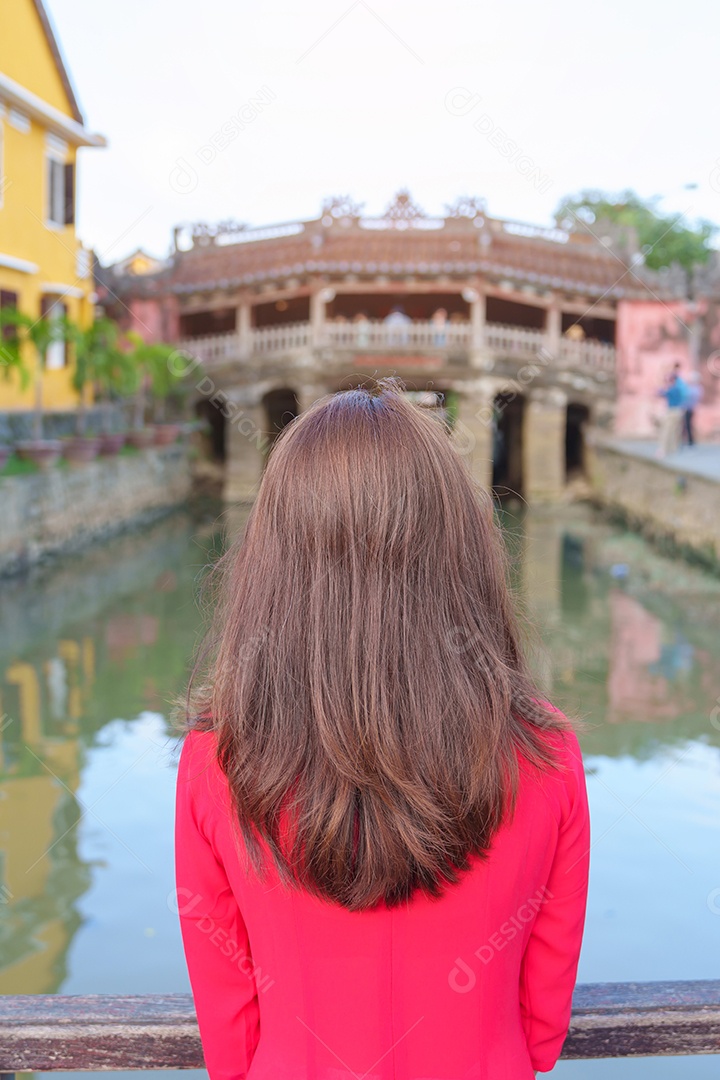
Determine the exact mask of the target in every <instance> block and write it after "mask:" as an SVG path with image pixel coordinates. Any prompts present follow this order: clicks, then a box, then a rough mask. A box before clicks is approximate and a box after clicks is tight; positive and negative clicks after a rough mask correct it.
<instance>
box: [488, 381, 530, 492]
mask: <svg viewBox="0 0 720 1080" xmlns="http://www.w3.org/2000/svg"><path fill="white" fill-rule="evenodd" d="M524 425H525V399H524V398H523V397H522V396H521V395H520V394H513V393H509V394H498V395H497V396H496V398H495V400H494V403H493V424H492V435H493V438H492V463H493V470H492V486H493V489H494V490H495V491H496V492H497V494H498V495H509V494H513V495H522V494H523V484H524V477H523V428H524Z"/></svg>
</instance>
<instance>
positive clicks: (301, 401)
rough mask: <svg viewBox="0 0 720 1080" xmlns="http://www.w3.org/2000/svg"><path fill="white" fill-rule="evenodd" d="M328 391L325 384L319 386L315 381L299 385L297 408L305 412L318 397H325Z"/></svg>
mask: <svg viewBox="0 0 720 1080" xmlns="http://www.w3.org/2000/svg"><path fill="white" fill-rule="evenodd" d="M329 393H330V391H329V390H328V389H327V387H326V386H320V385H319V384H317V383H306V384H305V385H303V386H300V387H299V388H298V390H297V400H298V410H299V412H300V413H304V412H306V411H307V410H308V409H309V408H310V406H311V405H312V404H314V402H316V401H317V400H318V398H321V397H325V396H326V394H329Z"/></svg>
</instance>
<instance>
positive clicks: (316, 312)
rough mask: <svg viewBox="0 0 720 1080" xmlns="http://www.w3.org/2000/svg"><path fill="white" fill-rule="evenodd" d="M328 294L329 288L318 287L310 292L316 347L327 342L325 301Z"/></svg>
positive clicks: (313, 341)
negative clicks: (325, 338) (325, 339)
mask: <svg viewBox="0 0 720 1080" xmlns="http://www.w3.org/2000/svg"><path fill="white" fill-rule="evenodd" d="M327 294H328V290H327V289H318V290H317V291H316V292H313V293H311V294H310V332H311V335H312V346H313V348H314V349H316V348H318V347H319V346H320V345H323V344H324V343H325V342H324V337H325V303H326V297H327Z"/></svg>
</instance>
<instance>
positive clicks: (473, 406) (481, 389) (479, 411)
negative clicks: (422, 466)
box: [453, 378, 497, 489]
mask: <svg viewBox="0 0 720 1080" xmlns="http://www.w3.org/2000/svg"><path fill="white" fill-rule="evenodd" d="M496 383H497V380H496V379H490V378H487V379H478V380H477V381H475V382H473V383H472V384H469V385H467V386H464V387H458V388H457V389H458V415H457V420H456V423H455V427H454V429H453V442H454V443H455V446H456V448H457V450H458V452H459V453H460V454H461V455H462V456H463V457H465V459H466V460H467V463H468V465H469V468H470V472H471V474H472V476H473V478H474V479H475V480H477V482H478V483H479V484H480V485H481V486H482V487H484V488H486V489H489V488H490V486H491V485H492V471H493V446H492V443H493V427H492V420H493V402H494V399H495V394H496V392H497V389H496Z"/></svg>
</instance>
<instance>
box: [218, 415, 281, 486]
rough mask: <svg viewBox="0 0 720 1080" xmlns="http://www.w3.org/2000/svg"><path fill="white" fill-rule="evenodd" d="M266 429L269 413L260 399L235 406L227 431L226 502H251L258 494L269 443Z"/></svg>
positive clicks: (228, 420) (228, 421) (229, 418)
mask: <svg viewBox="0 0 720 1080" xmlns="http://www.w3.org/2000/svg"><path fill="white" fill-rule="evenodd" d="M267 429H268V420H267V413H266V410H265V408H264V406H263V405H262V403H261V402H255V403H251V404H245V403H242V404H238V405H237V406H235V407H234V408H233V411H232V414H231V415H230V416H229V417H228V419H227V429H226V435H225V483H224V485H223V499H224V500H225V502H231V503H251V502H252V501H253V499H254V498H255V496H256V495H257V490H258V487H259V486H260V480H261V479H262V473H263V468H264V467H265V457H266V454H267V451H268V449H269V446H270V438H269V432H268V430H267Z"/></svg>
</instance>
